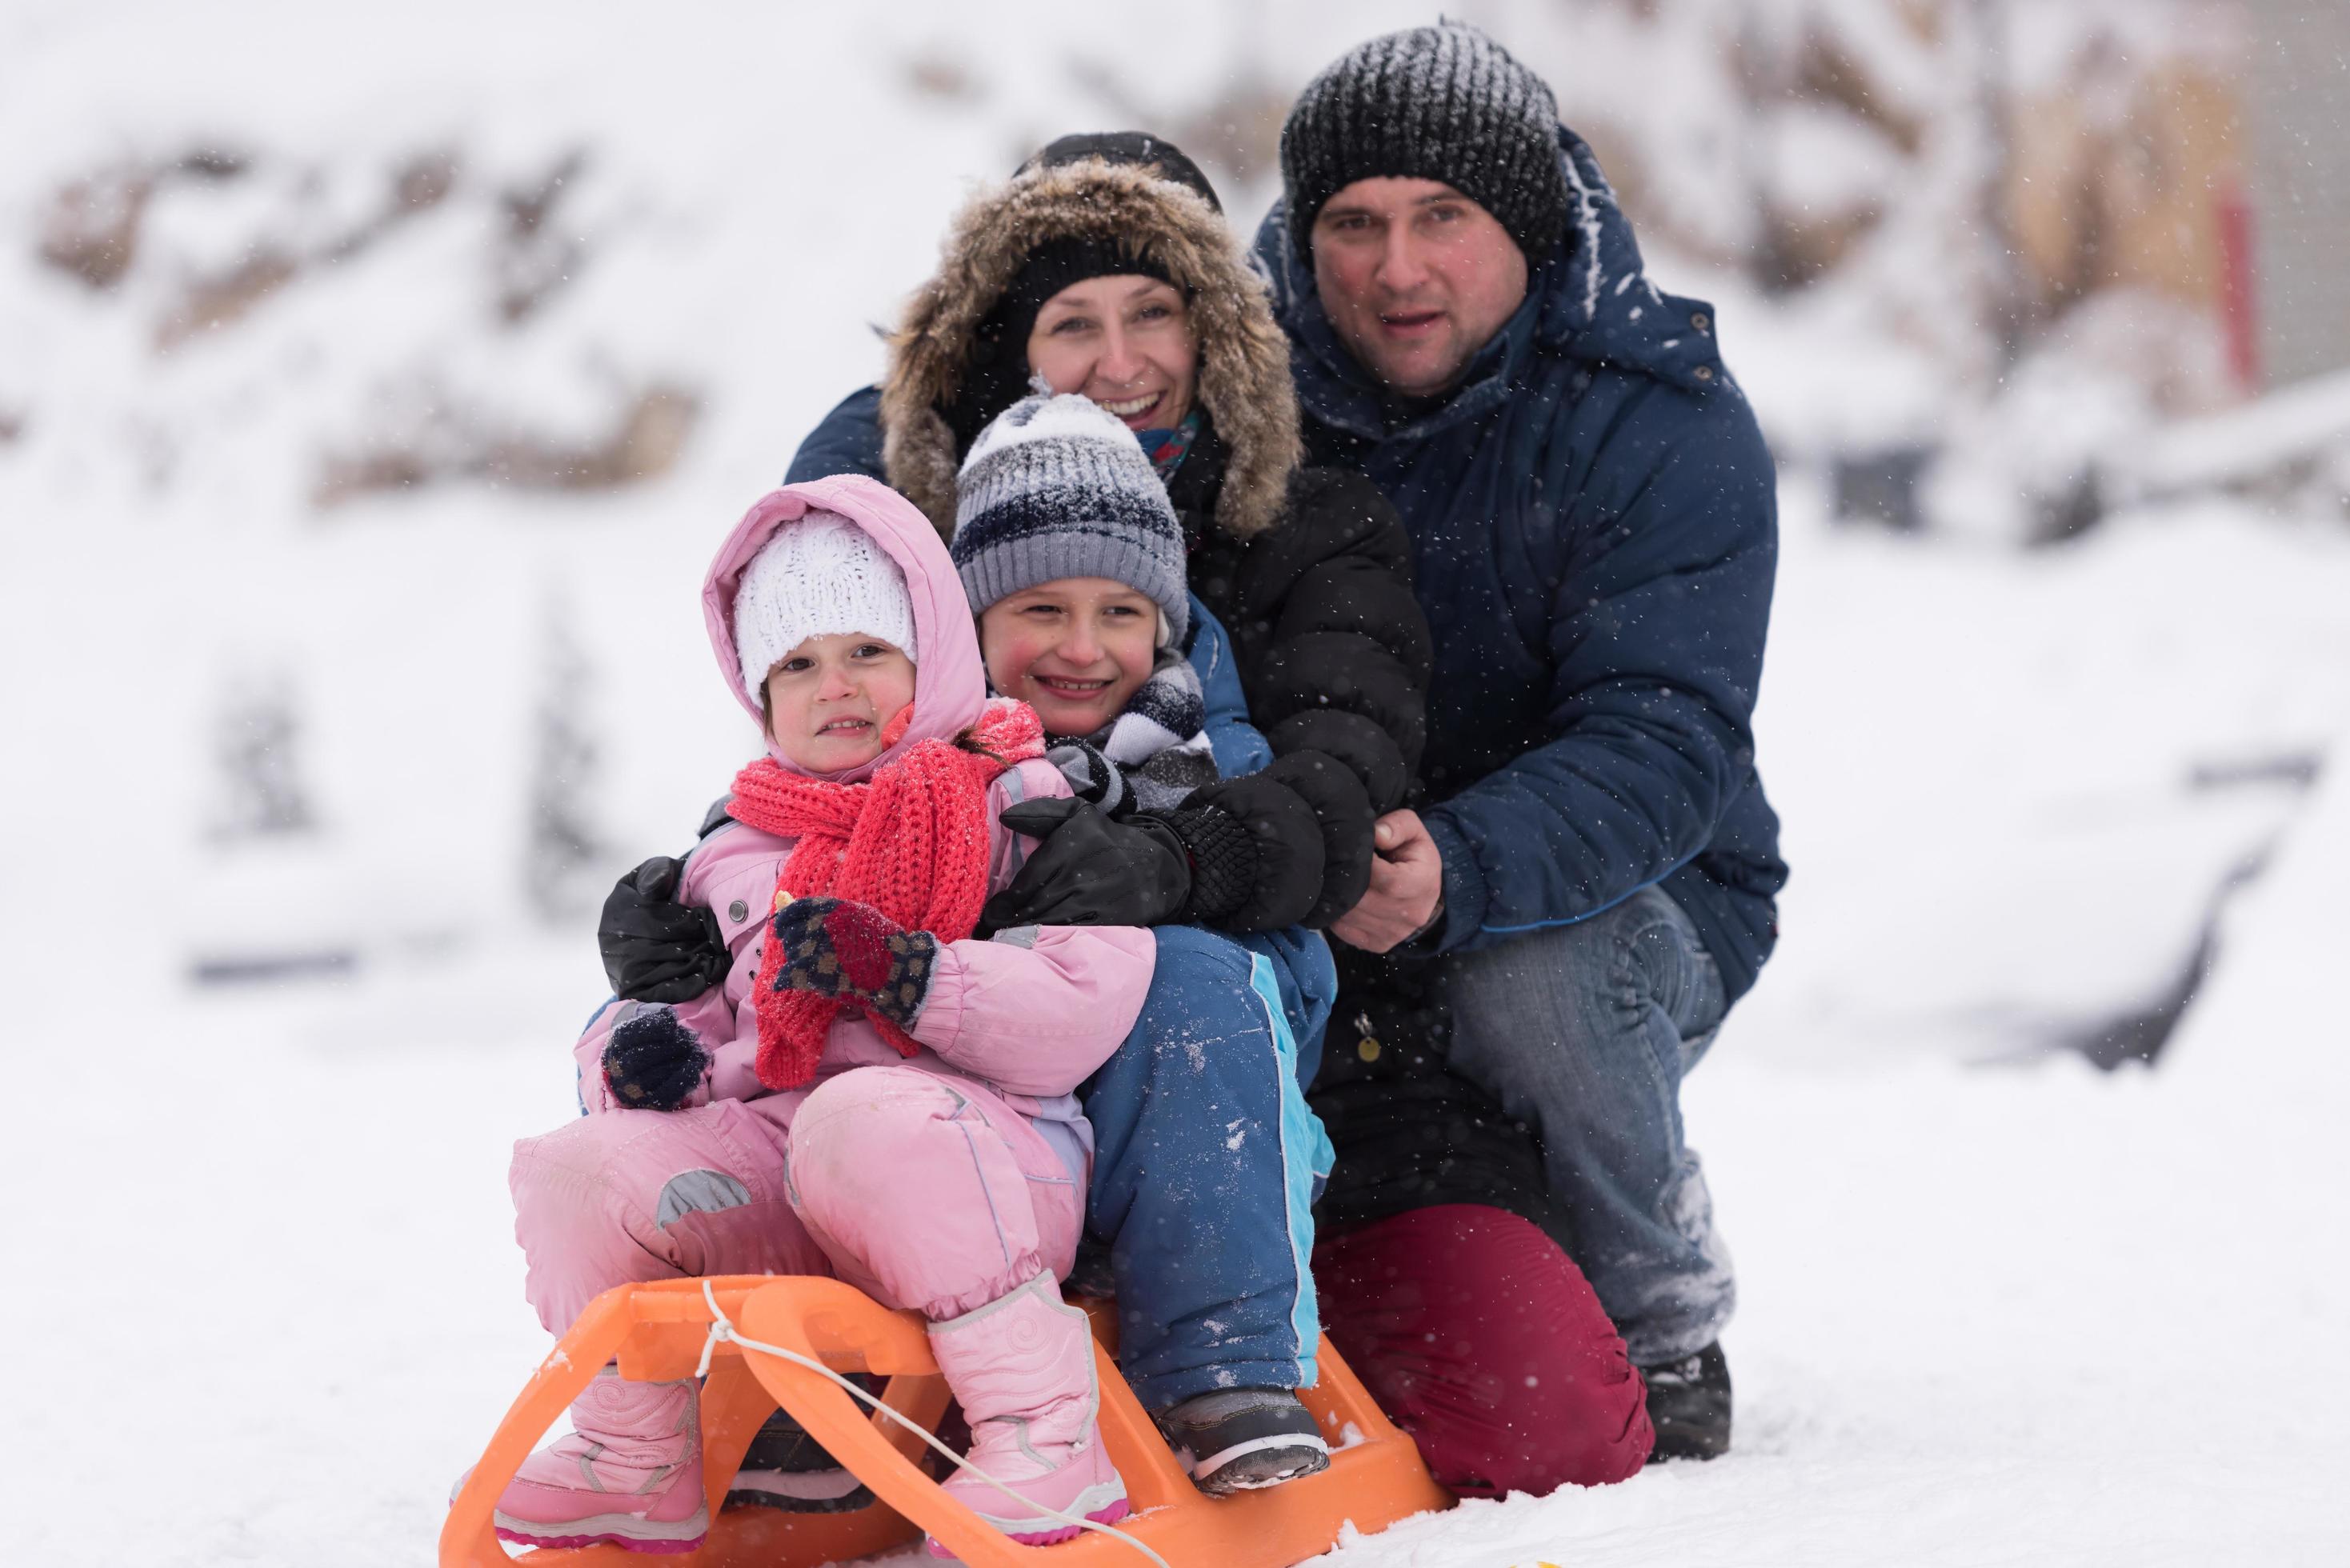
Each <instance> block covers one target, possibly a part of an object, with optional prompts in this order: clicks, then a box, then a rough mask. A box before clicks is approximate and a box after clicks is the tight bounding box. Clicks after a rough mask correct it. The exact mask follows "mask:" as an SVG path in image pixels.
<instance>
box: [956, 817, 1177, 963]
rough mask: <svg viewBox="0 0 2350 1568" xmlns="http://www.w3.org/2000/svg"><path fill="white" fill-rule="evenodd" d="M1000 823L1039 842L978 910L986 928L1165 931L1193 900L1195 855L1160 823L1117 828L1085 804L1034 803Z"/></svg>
mask: <svg viewBox="0 0 2350 1568" xmlns="http://www.w3.org/2000/svg"><path fill="white" fill-rule="evenodd" d="M1001 820H1002V822H1003V826H1006V827H1008V828H1010V829H1011V830H1012V831H1013V832H1014V833H1017V834H1020V835H1022V836H1025V837H1028V838H1034V839H1036V840H1037V841H1038V842H1037V845H1036V849H1035V853H1034V854H1033V855H1031V856H1029V857H1028V864H1027V865H1025V866H1023V867H1021V868H1020V875H1019V876H1017V877H1014V878H1013V879H1012V886H1010V887H1009V888H1004V889H1003V891H1002V892H1001V893H998V894H996V895H995V897H993V898H990V899H989V900H988V901H987V906H986V908H985V909H982V910H981V911H980V929H982V930H984V931H1000V930H1004V929H1009V928H1011V927H1013V926H1156V925H1163V924H1165V923H1166V922H1167V921H1169V920H1171V919H1175V918H1176V917H1177V916H1178V915H1180V913H1181V912H1182V909H1183V906H1184V903H1185V902H1186V900H1188V899H1189V898H1191V857H1189V856H1188V855H1186V854H1185V853H1184V851H1183V846H1182V843H1181V842H1180V840H1179V839H1178V838H1177V837H1176V836H1175V834H1174V832H1173V831H1172V830H1171V829H1170V828H1169V826H1167V824H1166V823H1164V822H1162V821H1159V820H1158V819H1157V818H1154V817H1150V816H1147V815H1141V816H1135V817H1130V818H1128V820H1127V821H1125V822H1112V821H1111V820H1110V819H1109V818H1108V817H1107V816H1104V815H1102V814H1101V812H1100V810H1099V809H1098V808H1097V807H1095V806H1093V805H1088V804H1087V802H1085V801H1081V800H1031V801H1023V802H1022V803H1021V804H1020V805H1014V806H1007V807H1005V808H1004V811H1003V817H1002V818H1001Z"/></svg>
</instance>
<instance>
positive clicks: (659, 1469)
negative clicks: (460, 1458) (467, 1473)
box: [458, 1367, 710, 1552]
mask: <svg viewBox="0 0 2350 1568" xmlns="http://www.w3.org/2000/svg"><path fill="white" fill-rule="evenodd" d="M701 1405H702V1400H701V1393H700V1390H699V1389H698V1388H697V1387H696V1386H694V1384H693V1383H692V1382H691V1380H688V1381H686V1382H682V1383H630V1382H628V1381H626V1380H624V1379H623V1378H621V1376H619V1374H618V1373H617V1372H615V1371H613V1369H612V1368H610V1367H606V1368H604V1370H603V1371H601V1372H599V1373H598V1374H597V1375H596V1380H595V1381H594V1382H592V1383H590V1384H588V1385H587V1392H586V1393H584V1394H582V1395H580V1396H579V1397H578V1398H577V1399H575V1400H573V1401H572V1403H571V1428H572V1429H571V1432H570V1434H569V1435H568V1436H566V1437H561V1438H556V1440H555V1441H554V1442H552V1443H550V1444H548V1445H547V1446H546V1448H543V1449H539V1450H538V1452H536V1453H535V1454H533V1455H531V1456H530V1458H528V1459H525V1460H524V1461H523V1462H522V1469H519V1470H516V1471H515V1479H514V1480H513V1482H512V1484H510V1485H509V1486H508V1487H507V1488H506V1490H505V1491H504V1493H503V1494H501V1495H500V1497H499V1498H498V1502H497V1509H496V1511H495V1512H494V1514H493V1515H492V1516H491V1522H492V1523H493V1524H494V1526H495V1527H496V1530H497V1532H498V1536H499V1538H500V1539H501V1540H504V1541H513V1542H519V1543H521V1544H522V1545H525V1546H589V1545H593V1544H594V1543H595V1542H599V1541H609V1542H614V1543H615V1544H616V1545H618V1546H619V1547H620V1548H621V1549H622V1550H624V1551H629V1552H691V1551H692V1550H693V1549H694V1548H695V1547H697V1546H699V1545H701V1544H702V1537H703V1536H704V1535H707V1534H708V1533H709V1532H710V1510H709V1507H708V1505H707V1504H706V1503H705V1502H704V1501H702V1409H701ZM458 1484H459V1485H460V1486H462V1485H463V1482H462V1481H461V1482H459V1483H458Z"/></svg>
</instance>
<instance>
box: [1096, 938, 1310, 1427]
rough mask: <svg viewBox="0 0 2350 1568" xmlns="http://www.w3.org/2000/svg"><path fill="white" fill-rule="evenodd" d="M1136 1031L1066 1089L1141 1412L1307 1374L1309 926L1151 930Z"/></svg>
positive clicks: (1304, 1378)
mask: <svg viewBox="0 0 2350 1568" xmlns="http://www.w3.org/2000/svg"><path fill="white" fill-rule="evenodd" d="M1152 935H1153V936H1154V937H1156V938H1157V939H1158V943H1159V961H1158V968H1157V969H1156V971H1154V972H1153V973H1152V976H1151V981H1150V994H1149V999H1148V1000H1147V1001H1146V1002H1144V1004H1143V1009H1142V1015H1141V1017H1140V1018H1139V1020H1137V1022H1136V1023H1135V1026H1134V1032H1133V1033H1131V1034H1129V1035H1128V1037H1127V1039H1126V1042H1125V1043H1124V1044H1121V1045H1120V1046H1119V1047H1118V1054H1116V1055H1115V1056H1112V1057H1111V1058H1110V1059H1109V1061H1108V1062H1107V1063H1106V1064H1103V1066H1102V1068H1101V1070H1100V1071H1099V1072H1097V1073H1096V1074H1095V1075H1093V1076H1092V1077H1091V1078H1089V1079H1087V1082H1086V1083H1085V1085H1083V1086H1082V1087H1081V1088H1079V1089H1078V1091H1077V1094H1078V1096H1079V1097H1080V1098H1081V1099H1082V1100H1083V1101H1084V1103H1085V1107H1086V1117H1087V1120H1088V1121H1090V1122H1091V1123H1092V1124H1093V1130H1094V1173H1093V1187H1092V1189H1091V1191H1090V1192H1088V1193H1087V1199H1086V1225H1087V1231H1088V1232H1089V1233H1090V1236H1091V1239H1092V1240H1093V1241H1095V1242H1097V1244H1100V1245H1104V1246H1107V1250H1108V1254H1109V1260H1108V1261H1109V1269H1110V1281H1109V1282H1110V1284H1111V1286H1112V1287H1113V1288H1114V1289H1115V1291H1116V1292H1117V1295H1118V1365H1119V1369H1120V1370H1121V1371H1123V1372H1124V1373H1125V1375H1126V1379H1127V1382H1128V1384H1129V1385H1131V1386H1132V1387H1133V1389H1134V1392H1135V1396H1136V1397H1138V1398H1139V1399H1140V1400H1141V1401H1142V1405H1143V1408H1145V1409H1147V1410H1149V1411H1152V1412H1154V1413H1156V1412H1159V1411H1163V1410H1167V1409H1170V1408H1171V1407H1174V1406H1176V1405H1179V1404H1180V1403H1182V1402H1183V1401H1184V1400H1186V1399H1189V1398H1191V1397H1193V1396H1194V1395H1198V1394H1205V1393H1209V1392H1211V1391H1212V1390H1214V1389H1218V1388H1298V1387H1307V1386H1311V1385H1312V1384H1313V1382H1314V1371H1315V1369H1314V1352H1315V1345H1316V1344H1317V1343H1318V1342H1319V1340H1320V1338H1321V1332H1322V1331H1321V1324H1320V1319H1319V1315H1318V1313H1317V1310H1316V1306H1315V1298H1314V1276H1313V1272H1312V1269H1311V1263H1310V1260H1311V1258H1312V1255H1313V1251H1314V1221H1313V1211H1312V1206H1313V1201H1314V1198H1315V1190H1316V1185H1317V1184H1318V1182H1319V1181H1320V1180H1321V1179H1324V1178H1326V1176H1328V1174H1329V1171H1330V1145H1329V1140H1328V1138H1327V1137H1325V1136H1324V1134H1323V1132H1322V1124H1321V1122H1320V1121H1319V1120H1318V1119H1316V1118H1315V1116H1314V1114H1313V1113H1312V1112H1311V1111H1309V1110H1307V1109H1306V1108H1305V1094H1304V1092H1303V1085H1305V1083H1306V1082H1307V1081H1308V1080H1309V1079H1311V1077H1312V1076H1313V1073H1314V1069H1315V1065H1316V1064H1317V1063H1318V1062H1319V1060H1320V1057H1321V1047H1322V1031H1323V1026H1324V1025H1325V1024H1326V1023H1327V1022H1328V1021H1329V1016H1330V1005H1331V1002H1332V1001H1333V999H1334V998H1335V995H1336V991H1337V975H1336V971H1334V970H1333V968H1332V967H1331V962H1330V950H1329V948H1328V947H1327V945H1326V944H1325V943H1324V941H1323V940H1322V939H1321V937H1319V936H1318V935H1315V933H1313V932H1311V931H1304V930H1289V931H1277V932H1274V933H1272V934H1271V935H1269V936H1263V937H1249V938H1245V939H1235V938H1232V937H1224V936H1219V935H1217V934H1215V933H1213V932H1211V931H1202V930H1197V929H1192V928H1191V927H1187V926H1162V927H1160V928H1159V929H1157V930H1155V931H1153V932H1152Z"/></svg>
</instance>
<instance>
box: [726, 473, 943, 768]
mask: <svg viewBox="0 0 2350 1568" xmlns="http://www.w3.org/2000/svg"><path fill="white" fill-rule="evenodd" d="M811 512H831V513H836V514H839V515H840V516H842V517H846V518H847V519H848V521H849V522H851V523H853V524H856V525H857V526H858V527H859V528H862V529H864V530H865V532H866V534H867V535H868V536H869V537H870V538H871V539H872V540H873V542H874V543H875V544H877V545H880V546H881V548H882V549H884V550H886V551H888V552H889V558H890V559H892V560H894V561H896V562H897V563H898V568H899V570H900V571H902V572H904V573H905V574H906V589H907V592H908V594H909V596H910V597H911V598H912V599H913V601H914V640H915V642H916V643H917V644H918V645H919V646H920V649H921V650H922V657H921V660H920V663H919V664H917V665H916V667H915V670H914V718H913V722H911V723H910V724H909V725H908V726H907V727H906V732H905V734H903V735H902V736H900V737H899V740H898V742H897V744H895V745H893V746H891V747H890V748H889V750H888V751H886V752H883V753H881V754H880V755H879V756H878V757H876V758H874V759H873V760H872V761H871V762H869V763H866V764H865V765H864V766H863V767H860V768H850V769H847V770H845V771H843V772H840V773H837V774H812V775H810V776H812V777H818V778H823V779H827V780H829V781H831V782H833V783H836V784H855V783H857V782H858V781H860V780H863V779H866V778H869V777H871V776H872V774H873V773H874V771H875V770H876V769H878V768H879V767H880V766H881V765H882V764H883V763H889V762H893V761H895V760H896V759H897V758H898V757H899V755H901V754H902V753H904V752H905V750H906V749H907V748H908V747H909V746H911V745H912V744H913V743H914V742H917V741H924V740H933V739H935V740H951V739H953V738H954V737H955V736H956V735H959V734H961V733H962V732H963V731H965V730H967V729H969V728H970V727H971V726H972V724H973V723H975V722H978V719H979V715H980V711H981V709H982V708H983V707H984V706H985V704H986V701H987V671H986V668H985V666H984V665H983V664H982V663H981V662H980V657H979V632H978V629H977V628H975V627H973V626H972V618H971V602H970V600H969V599H967V598H966V597H964V596H963V589H962V579H961V578H960V577H959V576H956V574H955V568H954V563H953V562H952V561H951V560H949V559H948V558H947V547H946V545H945V544H944V543H942V542H941V540H940V538H939V531H938V530H937V529H936V528H933V527H932V526H931V520H930V519H929V518H927V517H925V516H923V515H922V514H920V512H918V511H916V510H915V509H914V505H913V503H911V502H910V501H908V500H906V499H905V498H904V497H903V496H901V495H899V493H897V492H896V491H894V490H891V489H890V488H889V486H887V485H885V484H882V483H880V482H879V481H878V480H871V479H867V478H864V477H863V476H861V475H858V474H843V475H840V476H838V477H836V478H832V479H817V480H811V481H810V482H808V483H806V484H786V485H785V486H784V487H783V488H782V489H781V490H771V491H769V492H768V493H766V494H764V495H763V496H761V497H760V498H759V499H758V500H757V501H756V502H754V503H753V504H752V506H751V510H749V511H748V512H745V513H744V514H743V521H741V522H740V523H737V524H734V531H733V533H731V534H729V535H726V543H724V544H723V545H720V546H719V547H718V558H717V559H716V560H714V561H712V562H711V563H710V574H709V576H707V577H705V578H703V579H702V618H703V619H704V620H705V621H706V622H707V623H708V624H709V627H710V646H711V648H712V649H713V650H714V651H715V652H716V653H717V655H718V668H719V670H721V671H723V673H724V675H725V677H726V685H727V689H728V690H729V691H733V693H734V700H735V701H738V702H740V703H742V704H743V708H744V709H745V710H746V711H749V713H750V715H751V718H752V720H753V722H755V723H758V724H759V725H760V726H761V731H760V732H761V734H762V736H763V737H764V734H765V728H764V726H765V717H764V714H763V713H762V712H761V711H760V709H759V700H758V698H757V697H756V696H755V695H754V694H753V693H752V692H749V691H744V690H743V660H742V657H741V656H740V655H739V654H738V653H736V652H735V649H734V590H735V588H736V587H737V586H738V585H740V584H741V582H742V580H743V568H745V567H747V566H750V564H751V561H752V558H753V557H754V556H757V555H758V553H759V552H760V550H761V549H762V548H764V546H765V545H766V543H767V541H768V540H769V539H772V538H774V537H775V531H776V530H777V529H779V528H781V527H783V526H784V525H785V524H787V523H795V522H797V521H798V520H799V519H800V518H802V517H805V516H806V515H807V514H809V513H811ZM767 754H768V755H769V756H771V757H773V758H775V761H776V762H777V763H781V764H782V765H783V766H785V767H786V768H789V769H791V771H792V772H794V773H801V774H805V773H806V769H804V768H801V767H798V766H797V765H795V763H792V762H791V761H790V760H789V759H788V758H786V757H785V755H784V754H783V753H782V752H780V751H779V750H777V749H776V747H775V742H773V741H769V742H767Z"/></svg>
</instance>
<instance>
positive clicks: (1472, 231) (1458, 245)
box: [1313, 179, 1526, 398]
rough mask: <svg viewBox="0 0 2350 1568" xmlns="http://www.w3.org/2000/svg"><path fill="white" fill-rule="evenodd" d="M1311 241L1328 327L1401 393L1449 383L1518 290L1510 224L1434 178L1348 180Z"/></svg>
mask: <svg viewBox="0 0 2350 1568" xmlns="http://www.w3.org/2000/svg"><path fill="white" fill-rule="evenodd" d="M1313 240H1314V286H1315V291H1316V292H1317V293H1319V294H1320V295H1321V296H1322V308H1323V310H1324V311H1325V312H1326V313H1327V314H1328V316H1329V317H1330V324H1331V326H1333V327H1336V328H1337V330H1338V337H1339V338H1340V339H1341V340H1342V341H1343V342H1344V343H1345V344H1346V345H1347V348H1348V350H1349V351H1351V352H1352V353H1353V354H1354V356H1355V358H1357V359H1358V360H1360V361H1361V362H1362V364H1363V367H1364V368H1365V369H1367V370H1369V371H1370V372H1371V373H1372V374H1373V375H1375V376H1377V377H1378V379H1380V380H1382V381H1384V382H1386V383H1387V384H1388V386H1390V387H1392V388H1394V389H1396V390H1397V391H1399V392H1400V393H1402V394H1403V395H1404V396H1406V397H1412V398H1426V397H1433V396H1435V395H1436V394H1437V393H1439V392H1446V391H1450V390H1451V389H1452V388H1453V387H1454V386H1455V385H1456V384H1458V383H1459V381H1460V379H1461V375H1462V373H1463V372H1465V371H1466V370H1467V369H1468V368H1469V361H1470V360H1471V359H1473V358H1476V357H1477V350H1479V349H1480V348H1483V347H1484V346H1485V345H1486V344H1487V343H1489V342H1491V341H1492V337H1493V334H1494V333H1496V332H1499V331H1500V330H1501V329H1502V327H1503V323H1505V322H1507V321H1508V320H1509V319H1510V317H1512V316H1513V315H1514V314H1515V313H1516V311H1517V308H1518V306H1519V304H1520V303H1521V302H1522V301H1523V300H1524V298H1525V297H1526V256H1525V253H1524V252H1523V251H1522V250H1520V249H1518V246H1517V242H1516V241H1514V240H1513V239H1511V238H1510V234H1509V231H1508V230H1506V229H1504V228H1503V227H1502V225H1501V223H1499V222H1498V221H1497V220H1495V218H1494V216H1493V214H1492V213H1489V212H1487V211H1485V209H1484V208H1482V207H1481V206H1479V205H1478V204H1477V203H1476V202H1472V201H1471V200H1470V199H1469V198H1468V197H1466V196H1464V195H1462V194H1461V192H1458V191H1456V190H1454V189H1453V188H1452V187H1451V186H1450V185H1444V184H1440V183H1438V182H1436V181H1433V180H1395V179H1378V180H1357V181H1356V182H1354V183H1353V184H1351V185H1349V186H1347V188H1346V189H1344V190H1342V191H1340V192H1338V193H1337V194H1336V195H1335V196H1333V197H1331V198H1330V200H1329V202H1327V203H1326V205H1325V206H1324V207H1323V209H1322V211H1321V212H1320V213H1317V214H1316V215H1315V219H1314V235H1313Z"/></svg>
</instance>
